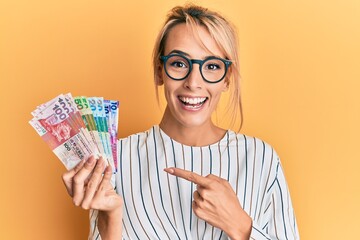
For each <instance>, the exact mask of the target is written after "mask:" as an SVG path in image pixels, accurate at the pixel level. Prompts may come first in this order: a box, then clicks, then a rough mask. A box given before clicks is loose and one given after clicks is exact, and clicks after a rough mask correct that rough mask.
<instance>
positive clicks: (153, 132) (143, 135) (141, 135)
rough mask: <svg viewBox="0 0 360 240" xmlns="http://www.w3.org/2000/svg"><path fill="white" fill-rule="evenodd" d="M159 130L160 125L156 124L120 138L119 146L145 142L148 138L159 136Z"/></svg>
mask: <svg viewBox="0 0 360 240" xmlns="http://www.w3.org/2000/svg"><path fill="white" fill-rule="evenodd" d="M158 132H159V131H158V126H157V125H154V126H152V127H151V128H149V129H148V130H146V131H143V132H138V133H134V134H131V135H129V136H127V137H124V138H119V139H118V145H119V147H125V146H131V145H133V144H140V143H144V142H145V141H147V140H148V139H153V138H154V137H156V138H157V137H158V135H159V133H158Z"/></svg>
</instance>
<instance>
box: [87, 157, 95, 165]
mask: <svg viewBox="0 0 360 240" xmlns="http://www.w3.org/2000/svg"><path fill="white" fill-rule="evenodd" d="M93 162H94V157H92V156H91V157H89V158H88V160H87V162H86V163H87V164H92V163H93Z"/></svg>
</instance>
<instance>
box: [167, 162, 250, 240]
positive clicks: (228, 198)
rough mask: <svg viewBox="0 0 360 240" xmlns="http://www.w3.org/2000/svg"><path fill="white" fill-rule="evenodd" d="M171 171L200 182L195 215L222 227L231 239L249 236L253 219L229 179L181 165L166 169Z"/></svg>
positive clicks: (195, 195)
mask: <svg viewBox="0 0 360 240" xmlns="http://www.w3.org/2000/svg"><path fill="white" fill-rule="evenodd" d="M164 171H166V172H167V173H169V174H171V175H174V176H177V177H180V178H183V179H186V180H188V181H190V182H193V183H195V184H196V185H197V187H196V191H195V192H194V200H193V203H192V204H193V211H194V213H195V215H196V216H197V217H199V218H201V219H203V220H204V221H206V222H208V223H209V224H211V225H212V226H214V227H217V228H220V229H222V230H223V231H224V232H225V233H226V234H227V235H228V236H229V237H230V238H231V239H233V240H235V239H249V237H250V233H251V228H252V220H251V218H250V216H249V215H248V214H247V213H246V212H245V211H244V210H243V209H242V207H241V205H240V202H239V200H238V198H237V196H236V194H235V192H234V191H233V189H232V187H231V186H230V184H229V182H228V181H226V180H225V179H222V178H220V177H217V176H215V175H212V174H209V175H207V176H206V177H203V176H200V175H198V174H196V173H194V172H190V171H186V170H183V169H179V168H166V169H164Z"/></svg>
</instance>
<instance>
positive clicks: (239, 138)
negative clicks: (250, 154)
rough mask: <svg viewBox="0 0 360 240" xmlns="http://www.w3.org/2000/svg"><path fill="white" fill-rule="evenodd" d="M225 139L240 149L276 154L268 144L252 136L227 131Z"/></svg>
mask: <svg viewBox="0 0 360 240" xmlns="http://www.w3.org/2000/svg"><path fill="white" fill-rule="evenodd" d="M227 139H228V142H229V144H236V145H238V146H241V147H245V148H246V149H247V150H248V151H250V150H261V149H262V150H263V151H270V152H274V154H276V156H277V153H276V151H275V149H274V148H273V146H271V145H270V144H269V143H268V142H266V141H264V140H262V139H260V138H257V137H253V136H249V135H246V134H242V133H237V132H234V131H233V130H228V131H227Z"/></svg>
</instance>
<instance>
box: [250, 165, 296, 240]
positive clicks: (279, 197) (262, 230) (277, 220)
mask: <svg viewBox="0 0 360 240" xmlns="http://www.w3.org/2000/svg"><path fill="white" fill-rule="evenodd" d="M276 171H277V173H276V177H275V179H274V180H273V182H272V184H271V186H270V188H269V190H268V199H269V201H268V203H267V205H268V206H269V207H268V210H267V213H266V214H265V215H266V216H265V218H266V219H267V221H265V223H264V222H263V223H262V225H261V226H260V225H258V224H257V223H254V224H253V228H252V232H251V237H250V239H256V240H258V239H289V240H290V239H300V236H299V231H298V228H297V223H296V219H295V214H294V210H293V206H292V202H291V198H290V193H289V190H288V186H287V183H286V180H285V176H284V172H283V170H282V167H281V164H280V162H278V165H277V170H276Z"/></svg>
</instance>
